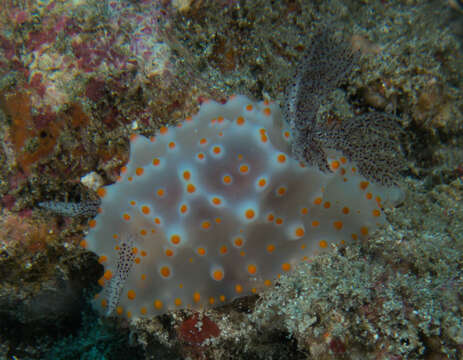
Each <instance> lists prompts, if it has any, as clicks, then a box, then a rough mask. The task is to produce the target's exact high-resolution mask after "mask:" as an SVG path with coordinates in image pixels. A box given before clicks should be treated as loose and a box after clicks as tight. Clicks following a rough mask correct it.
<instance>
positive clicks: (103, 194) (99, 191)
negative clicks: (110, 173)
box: [96, 188, 106, 198]
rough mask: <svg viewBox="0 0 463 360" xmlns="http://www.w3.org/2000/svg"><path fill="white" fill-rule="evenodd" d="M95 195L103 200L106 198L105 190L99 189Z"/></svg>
mask: <svg viewBox="0 0 463 360" xmlns="http://www.w3.org/2000/svg"><path fill="white" fill-rule="evenodd" d="M96 193H97V194H98V196H99V197H100V198H104V197H105V196H106V189H105V188H99V189H98V190H97V191H96Z"/></svg>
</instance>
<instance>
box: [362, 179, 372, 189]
mask: <svg viewBox="0 0 463 360" xmlns="http://www.w3.org/2000/svg"><path fill="white" fill-rule="evenodd" d="M369 184H370V183H369V182H368V181H360V189H362V190H365V189H366V188H367V187H368V185H369Z"/></svg>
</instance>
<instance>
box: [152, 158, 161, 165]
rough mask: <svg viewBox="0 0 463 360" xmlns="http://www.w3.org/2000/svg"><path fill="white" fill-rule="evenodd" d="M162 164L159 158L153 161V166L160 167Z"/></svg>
mask: <svg viewBox="0 0 463 360" xmlns="http://www.w3.org/2000/svg"><path fill="white" fill-rule="evenodd" d="M160 163H161V161H160V160H159V159H158V158H154V159H153V165H154V166H158V165H159V164H160Z"/></svg>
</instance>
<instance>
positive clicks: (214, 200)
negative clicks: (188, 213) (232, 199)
mask: <svg viewBox="0 0 463 360" xmlns="http://www.w3.org/2000/svg"><path fill="white" fill-rule="evenodd" d="M212 203H213V204H214V205H220V204H221V203H222V200H220V198H218V197H213V198H212Z"/></svg>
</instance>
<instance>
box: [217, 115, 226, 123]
mask: <svg viewBox="0 0 463 360" xmlns="http://www.w3.org/2000/svg"><path fill="white" fill-rule="evenodd" d="M224 120H225V119H224V118H223V116H219V117H218V118H217V122H218V123H219V124H220V123H223V121H224Z"/></svg>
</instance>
